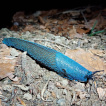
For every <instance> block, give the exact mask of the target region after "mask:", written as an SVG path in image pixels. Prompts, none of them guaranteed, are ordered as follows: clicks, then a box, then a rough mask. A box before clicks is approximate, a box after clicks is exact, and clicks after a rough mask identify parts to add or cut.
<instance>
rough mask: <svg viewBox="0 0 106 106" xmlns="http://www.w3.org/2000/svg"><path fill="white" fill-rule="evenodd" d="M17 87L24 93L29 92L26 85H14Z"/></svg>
mask: <svg viewBox="0 0 106 106" xmlns="http://www.w3.org/2000/svg"><path fill="white" fill-rule="evenodd" d="M13 86H15V87H19V88H20V89H21V90H23V91H28V90H29V87H27V86H25V85H13Z"/></svg>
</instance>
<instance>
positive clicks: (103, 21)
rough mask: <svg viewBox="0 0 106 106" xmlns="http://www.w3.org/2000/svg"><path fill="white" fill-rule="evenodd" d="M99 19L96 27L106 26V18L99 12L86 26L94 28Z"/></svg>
mask: <svg viewBox="0 0 106 106" xmlns="http://www.w3.org/2000/svg"><path fill="white" fill-rule="evenodd" d="M96 21H97V24H96V25H95V29H98V30H100V29H103V28H105V27H106V19H104V17H103V16H101V14H99V15H98V16H97V17H96V18H94V19H92V20H90V21H89V22H88V23H87V25H85V27H86V28H89V29H92V27H93V26H94V24H95V22H96Z"/></svg>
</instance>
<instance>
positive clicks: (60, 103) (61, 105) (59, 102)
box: [57, 98, 66, 106]
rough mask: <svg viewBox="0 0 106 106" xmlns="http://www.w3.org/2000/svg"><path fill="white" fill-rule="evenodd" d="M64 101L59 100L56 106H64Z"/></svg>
mask: <svg viewBox="0 0 106 106" xmlns="http://www.w3.org/2000/svg"><path fill="white" fill-rule="evenodd" d="M65 102H66V101H65V99H63V98H61V99H59V100H58V101H57V104H58V106H66V103H65Z"/></svg>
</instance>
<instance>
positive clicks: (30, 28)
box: [23, 25, 35, 32]
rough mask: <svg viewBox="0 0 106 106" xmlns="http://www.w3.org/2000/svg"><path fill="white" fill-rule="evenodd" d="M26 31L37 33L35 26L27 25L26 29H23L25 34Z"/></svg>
mask: <svg viewBox="0 0 106 106" xmlns="http://www.w3.org/2000/svg"><path fill="white" fill-rule="evenodd" d="M26 31H29V32H33V31H35V28H34V27H33V25H26V26H25V28H24V29H23V32H26Z"/></svg>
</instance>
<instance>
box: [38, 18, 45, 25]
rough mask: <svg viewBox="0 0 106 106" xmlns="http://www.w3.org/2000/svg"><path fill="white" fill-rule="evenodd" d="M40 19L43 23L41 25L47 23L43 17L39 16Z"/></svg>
mask: <svg viewBox="0 0 106 106" xmlns="http://www.w3.org/2000/svg"><path fill="white" fill-rule="evenodd" d="M38 19H39V21H40V22H41V24H45V21H44V19H43V17H41V16H39V17H38Z"/></svg>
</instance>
